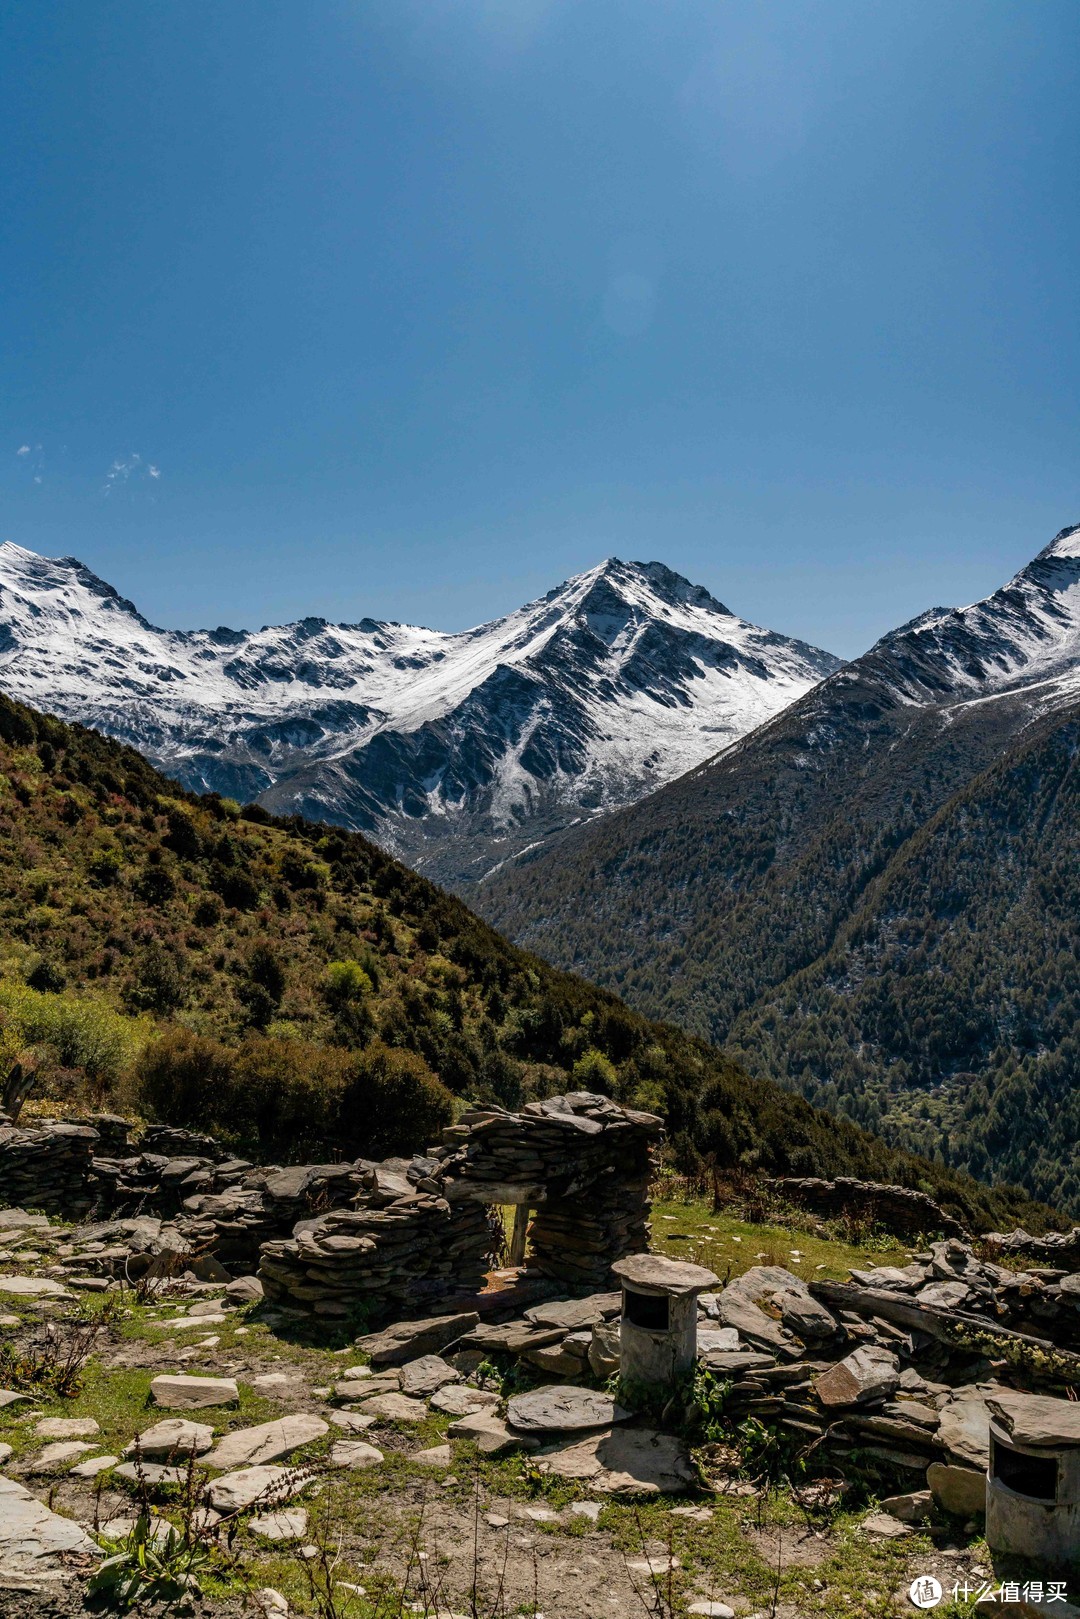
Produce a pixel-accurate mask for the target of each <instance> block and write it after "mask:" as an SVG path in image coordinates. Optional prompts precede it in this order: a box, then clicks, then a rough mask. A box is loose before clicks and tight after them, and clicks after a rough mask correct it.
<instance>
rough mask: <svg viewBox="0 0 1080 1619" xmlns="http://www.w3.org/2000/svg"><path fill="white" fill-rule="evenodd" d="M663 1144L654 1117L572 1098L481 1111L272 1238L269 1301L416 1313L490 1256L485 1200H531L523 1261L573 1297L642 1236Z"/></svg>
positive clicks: (473, 1275)
mask: <svg viewBox="0 0 1080 1619" xmlns="http://www.w3.org/2000/svg"><path fill="white" fill-rule="evenodd" d="M661 1138H662V1125H661V1121H660V1120H659V1119H658V1118H656V1117H655V1116H654V1115H653V1114H650V1113H639V1112H635V1111H633V1110H632V1109H628V1108H623V1107H619V1106H618V1105H617V1104H616V1103H614V1102H611V1101H609V1100H608V1099H607V1098H606V1097H603V1096H594V1095H592V1094H591V1093H589V1092H577V1093H574V1094H573V1095H569V1096H557V1097H552V1098H550V1099H548V1100H547V1101H544V1102H534V1103H530V1104H529V1105H528V1106H527V1107H526V1108H525V1109H523V1111H522V1112H521V1113H508V1112H506V1111H505V1110H504V1109H502V1108H477V1109H474V1110H472V1111H471V1112H469V1113H466V1114H464V1115H463V1117H462V1118H461V1120H460V1121H459V1123H458V1124H456V1125H453V1126H451V1127H450V1128H449V1129H448V1130H446V1131H444V1133H443V1140H442V1143H441V1144H440V1145H439V1146H437V1147H435V1148H433V1149H432V1150H431V1152H430V1153H428V1154H427V1155H425V1156H421V1157H417V1158H414V1159H412V1160H411V1161H408V1162H405V1161H401V1160H398V1161H393V1160H392V1161H390V1162H389V1163H387V1164H382V1165H372V1166H369V1168H368V1170H367V1172H366V1182H365V1186H364V1188H363V1189H362V1190H361V1191H360V1192H358V1194H357V1196H356V1198H355V1202H356V1203H357V1204H358V1205H360V1206H359V1207H357V1208H355V1209H339V1210H335V1211H332V1212H329V1213H327V1214H325V1215H323V1216H321V1217H320V1218H318V1219H314V1220H309V1221H303V1222H301V1223H300V1224H299V1225H297V1227H296V1229H295V1231H294V1232H293V1234H292V1236H291V1237H289V1238H285V1239H282V1240H275V1241H270V1242H267V1243H265V1244H264V1245H263V1248H262V1251H261V1262H260V1267H259V1275H260V1277H261V1279H262V1282H263V1286H264V1288H265V1290H266V1293H267V1296H268V1297H269V1298H271V1299H276V1300H278V1301H279V1302H291V1303H292V1304H294V1305H299V1306H301V1307H305V1308H309V1309H313V1310H315V1311H317V1312H319V1313H322V1314H328V1315H349V1314H352V1313H355V1312H356V1311H358V1310H360V1309H362V1308H366V1309H368V1310H370V1311H374V1312H377V1313H379V1314H382V1315H385V1314H386V1313H388V1312H393V1311H394V1310H397V1311H399V1312H400V1311H409V1310H411V1311H412V1312H413V1313H415V1312H416V1310H417V1309H418V1308H424V1307H426V1306H427V1304H428V1303H430V1301H431V1300H432V1299H433V1298H436V1297H438V1296H439V1295H440V1294H443V1295H445V1294H447V1293H450V1292H453V1291H459V1290H460V1291H468V1290H477V1289H479V1288H480V1287H481V1286H482V1284H483V1278H484V1274H485V1272H486V1271H487V1269H488V1267H489V1264H490V1255H489V1249H490V1248H491V1234H490V1228H489V1225H488V1219H487V1214H486V1208H487V1207H488V1206H490V1205H492V1204H506V1203H512V1204H524V1205H527V1206H528V1207H530V1208H535V1211H536V1213H535V1217H534V1219H533V1222H532V1227H531V1232H530V1238H531V1244H532V1253H531V1255H530V1258H529V1264H528V1269H529V1270H531V1271H533V1272H534V1273H539V1274H540V1275H542V1276H545V1277H548V1278H550V1279H552V1280H553V1281H555V1282H557V1283H558V1284H559V1285H560V1286H562V1287H565V1288H568V1289H570V1290H572V1291H582V1290H584V1291H588V1290H589V1289H592V1288H595V1287H597V1286H599V1285H601V1284H602V1283H603V1282H604V1281H605V1280H607V1278H608V1273H609V1271H610V1268H611V1264H612V1261H613V1260H615V1259H619V1258H621V1257H622V1256H623V1255H624V1254H627V1253H633V1252H636V1251H638V1250H639V1249H641V1248H644V1247H646V1246H647V1244H648V1237H649V1226H648V1209H649V1201H648V1198H649V1182H650V1179H651V1176H652V1173H653V1170H654V1167H655V1154H656V1150H657V1148H658V1146H659V1143H660V1140H661Z"/></svg>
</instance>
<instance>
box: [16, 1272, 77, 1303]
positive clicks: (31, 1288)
mask: <svg viewBox="0 0 1080 1619" xmlns="http://www.w3.org/2000/svg"><path fill="white" fill-rule="evenodd" d="M0 1293H10V1294H11V1295H12V1297H14V1298H26V1299H69V1298H70V1297H71V1292H70V1289H68V1288H66V1287H65V1286H64V1284H63V1282H54V1281H52V1280H51V1279H50V1278H49V1277H48V1276H0Z"/></svg>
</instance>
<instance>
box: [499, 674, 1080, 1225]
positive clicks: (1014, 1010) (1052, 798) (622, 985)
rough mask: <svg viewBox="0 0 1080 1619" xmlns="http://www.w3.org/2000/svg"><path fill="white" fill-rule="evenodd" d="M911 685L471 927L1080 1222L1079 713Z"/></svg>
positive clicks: (746, 758)
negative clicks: (919, 695)
mask: <svg viewBox="0 0 1080 1619" xmlns="http://www.w3.org/2000/svg"><path fill="white" fill-rule="evenodd" d="M898 662H899V659H898V656H897V654H896V653H895V651H894V649H892V648H886V649H885V650H883V651H880V652H877V653H875V654H870V655H868V657H867V658H865V659H862V660H860V661H859V663H858V664H855V665H852V666H851V667H850V669H849V670H845V671H843V672H842V673H841V674H840V675H837V676H834V677H833V678H832V679H831V680H830V681H828V682H826V684H825V685H824V686H822V687H819V688H818V690H817V691H816V692H814V693H811V694H810V696H808V697H806V698H804V699H803V700H802V701H801V702H800V703H798V704H796V705H795V707H794V708H792V709H790V710H788V711H787V712H786V713H785V714H783V715H781V716H780V718H779V719H777V720H776V721H774V722H773V723H772V724H771V725H769V726H766V727H763V728H762V729H761V730H760V731H758V732H756V733H755V734H754V736H753V737H751V738H748V739H747V740H746V741H745V742H743V743H740V744H738V745H737V746H736V747H734V748H731V749H729V750H728V751H727V752H726V753H725V754H723V755H722V756H721V757H720V758H719V759H718V760H717V761H716V762H715V763H714V764H712V765H709V766H706V767H703V768H702V769H701V770H698V771H695V772H692V773H690V774H689V775H687V776H685V777H684V778H683V779H682V780H681V781H679V782H675V783H673V784H672V785H671V786H670V787H668V788H666V789H663V790H662V791H661V792H659V793H657V794H655V795H654V797H653V798H652V799H650V800H649V801H647V802H646V803H645V804H643V805H639V806H636V807H635V808H634V809H632V810H628V811H624V812H622V813H621V814H619V815H617V816H612V817H610V818H609V819H608V820H607V821H605V822H603V823H602V824H600V825H599V826H597V827H594V828H591V829H589V831H588V832H587V833H582V834H580V835H578V836H576V837H574V838H571V839H567V840H565V841H564V843H563V844H562V846H561V847H560V848H559V850H558V851H557V853H556V854H555V855H552V854H547V855H545V856H543V857H542V858H541V859H540V860H538V861H536V862H534V863H532V864H528V863H526V864H522V865H520V866H518V867H516V868H512V869H508V870H507V872H505V873H503V874H500V876H499V878H498V879H497V880H496V881H495V882H494V883H493V884H492V885H491V886H490V887H489V888H487V889H486V890H485V891H483V892H482V893H481V896H480V904H481V906H482V908H483V910H484V914H485V915H487V916H489V917H491V919H492V920H493V921H495V922H496V923H497V925H499V926H501V927H503V928H504V929H505V930H506V931H507V932H508V933H510V934H511V936H512V937H516V938H518V939H519V940H520V941H521V942H522V943H523V944H527V945H529V946H531V947H533V948H536V949H540V950H543V951H544V953H545V954H546V955H547V956H549V958H550V959H552V960H555V961H557V962H559V964H560V965H562V966H565V967H569V968H572V969H574V970H576V971H581V972H584V973H587V974H588V975H589V976H590V977H592V978H594V979H595V980H596V981H598V982H600V983H603V984H605V985H607V986H609V987H610V988H612V989H614V990H617V991H618V992H619V993H621V994H623V995H625V996H626V998H627V999H628V1000H629V1001H630V1002H631V1004H633V1005H635V1006H636V1007H638V1008H640V1009H641V1010H642V1011H645V1012H647V1013H649V1014H650V1015H652V1016H659V1017H668V1018H671V1019H673V1020H676V1021H678V1022H679V1023H680V1024H682V1025H683V1026H684V1027H686V1028H688V1029H691V1030H693V1031H694V1032H696V1033H698V1034H700V1035H702V1036H704V1037H706V1038H708V1039H710V1040H712V1041H714V1042H715V1043H716V1044H718V1045H721V1044H729V1045H730V1048H731V1049H732V1050H733V1051H734V1052H737V1053H739V1054H741V1058H742V1060H743V1061H744V1062H745V1063H746V1064H747V1066H748V1067H749V1068H750V1069H751V1070H752V1071H754V1072H757V1073H767V1074H769V1075H770V1077H772V1078H776V1079H780V1080H781V1081H782V1082H783V1083H785V1084H787V1085H789V1086H791V1087H792V1088H796V1089H798V1090H800V1091H802V1092H803V1094H805V1095H807V1096H810V1097H812V1098H814V1099H815V1100H816V1101H818V1102H820V1103H822V1104H823V1105H825V1106H828V1107H830V1108H831V1109H833V1110H835V1111H836V1112H837V1113H839V1114H840V1115H841V1116H845V1117H848V1118H852V1119H855V1120H857V1121H858V1122H859V1123H861V1124H863V1125H864V1126H866V1127H868V1128H871V1129H882V1130H883V1131H884V1133H885V1134H886V1135H887V1137H888V1138H889V1139H890V1140H892V1141H896V1142H903V1143H904V1144H905V1145H906V1146H908V1147H914V1148H917V1149H919V1150H921V1151H924V1152H928V1153H931V1154H933V1155H935V1156H937V1157H939V1158H940V1160H941V1161H942V1162H944V1163H948V1164H952V1165H954V1166H957V1167H962V1168H965V1169H967V1170H969V1171H970V1172H973V1173H977V1174H980V1175H984V1176H987V1177H988V1178H989V1177H991V1176H992V1177H994V1178H1001V1179H1004V1180H1017V1181H1020V1182H1021V1183H1022V1184H1024V1185H1025V1186H1026V1187H1027V1188H1028V1189H1029V1190H1030V1191H1032V1192H1033V1193H1034V1194H1036V1195H1038V1196H1041V1197H1045V1198H1049V1199H1051V1200H1053V1201H1055V1202H1061V1203H1062V1204H1063V1205H1064V1206H1068V1207H1070V1208H1071V1209H1073V1210H1074V1211H1075V1212H1080V1177H1078V1166H1077V1154H1078V1148H1080V1112H1078V1106H1080V1105H1078V1101H1077V1092H1076V1086H1077V1081H1078V1078H1080V1075H1078V1072H1077V1043H1076V1036H1075V1027H1076V1012H1077V1008H1078V1005H1080V966H1078V956H1077V946H1078V943H1080V939H1078V923H1077V917H1078V914H1080V913H1078V910H1077V898H1078V894H1077V886H1078V874H1077V863H1076V850H1077V847H1078V832H1080V824H1078V815H1077V808H1078V806H1077V789H1076V764H1075V751H1076V739H1077V728H1078V723H1080V706H1078V705H1077V704H1076V702H1075V699H1074V700H1073V701H1072V703H1070V704H1066V705H1064V706H1062V707H1060V708H1059V709H1058V710H1057V711H1056V712H1054V713H1052V714H1050V715H1046V716H1044V717H1041V718H1040V717H1038V703H1039V702H1042V701H1043V700H1044V698H1045V693H1044V692H1043V691H1039V692H1038V693H1037V694H1036V700H1035V701H1033V699H1032V696H1031V695H1030V694H1029V692H1028V691H1026V690H1020V691H1012V692H1009V691H1007V692H1005V693H1003V694H1001V695H998V696H995V698H994V699H993V700H992V701H990V702H980V701H970V702H965V703H958V702H945V701H938V702H923V703H916V702H913V701H912V699H911V693H910V688H909V689H908V690H905V689H903V688H902V687H901V685H900V682H899V680H898V678H897V672H896V671H897V666H898ZM920 678H925V677H924V676H923V675H922V674H921V672H920ZM946 695H948V694H946ZM1033 711H1034V715H1033Z"/></svg>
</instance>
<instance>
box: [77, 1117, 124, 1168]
mask: <svg viewBox="0 0 1080 1619" xmlns="http://www.w3.org/2000/svg"><path fill="white" fill-rule="evenodd" d="M64 1123H65V1124H83V1125H88V1126H89V1128H90V1129H91V1130H96V1131H97V1133H98V1144H97V1146H96V1147H95V1149H94V1155H95V1157H96V1156H97V1155H98V1154H99V1153H100V1154H101V1156H102V1157H106V1158H124V1157H126V1156H127V1154H128V1151H129V1139H130V1136H131V1124H130V1122H129V1120H127V1119H122V1118H121V1117H120V1115H119V1114H118V1113H88V1114H86V1115H84V1116H82V1117H79V1118H71V1119H65V1120H64Z"/></svg>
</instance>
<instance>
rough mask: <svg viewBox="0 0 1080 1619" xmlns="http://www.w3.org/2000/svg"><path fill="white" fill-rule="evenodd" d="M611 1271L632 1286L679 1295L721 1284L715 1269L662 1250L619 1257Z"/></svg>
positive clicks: (697, 1291)
mask: <svg viewBox="0 0 1080 1619" xmlns="http://www.w3.org/2000/svg"><path fill="white" fill-rule="evenodd" d="M611 1272H612V1275H613V1276H617V1277H618V1278H619V1280H620V1281H622V1282H625V1283H626V1284H627V1285H628V1286H629V1287H643V1288H646V1289H647V1290H649V1291H652V1292H660V1293H671V1294H673V1295H674V1296H675V1297H676V1298H678V1297H679V1296H681V1295H682V1294H684V1293H704V1292H705V1291H706V1290H707V1289H708V1288H711V1287H718V1286H719V1284H720V1278H719V1276H717V1274H716V1272H715V1271H711V1270H706V1268H705V1266H704V1265H692V1264H691V1263H690V1262H689V1260H686V1259H667V1258H665V1256H664V1255H663V1254H629V1255H628V1256H627V1258H626V1259H619V1260H616V1262H615V1264H614V1265H612V1267H611Z"/></svg>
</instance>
